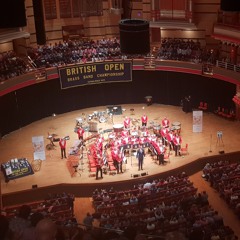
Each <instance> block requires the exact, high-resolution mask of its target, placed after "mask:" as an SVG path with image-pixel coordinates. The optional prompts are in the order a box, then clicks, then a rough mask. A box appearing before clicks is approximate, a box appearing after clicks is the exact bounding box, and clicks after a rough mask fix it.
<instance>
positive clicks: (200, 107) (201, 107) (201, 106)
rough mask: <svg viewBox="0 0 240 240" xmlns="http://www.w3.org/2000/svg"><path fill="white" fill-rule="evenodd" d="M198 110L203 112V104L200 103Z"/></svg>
mask: <svg viewBox="0 0 240 240" xmlns="http://www.w3.org/2000/svg"><path fill="white" fill-rule="evenodd" d="M198 109H200V110H202V109H203V102H200V103H199V106H198Z"/></svg>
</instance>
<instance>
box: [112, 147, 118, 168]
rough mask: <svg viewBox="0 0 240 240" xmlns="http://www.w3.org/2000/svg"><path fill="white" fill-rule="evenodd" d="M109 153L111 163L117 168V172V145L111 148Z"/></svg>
mask: <svg viewBox="0 0 240 240" xmlns="http://www.w3.org/2000/svg"><path fill="white" fill-rule="evenodd" d="M111 155H112V160H113V165H114V167H115V168H116V169H117V173H119V165H118V155H119V150H118V147H115V148H112V150H111Z"/></svg>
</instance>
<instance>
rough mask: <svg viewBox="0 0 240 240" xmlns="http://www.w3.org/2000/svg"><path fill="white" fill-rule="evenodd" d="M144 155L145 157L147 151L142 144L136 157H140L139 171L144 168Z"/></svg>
mask: <svg viewBox="0 0 240 240" xmlns="http://www.w3.org/2000/svg"><path fill="white" fill-rule="evenodd" d="M144 157H145V152H144V149H143V147H142V145H140V147H139V149H138V151H137V155H136V158H137V159H138V171H140V169H141V170H143V160H144Z"/></svg>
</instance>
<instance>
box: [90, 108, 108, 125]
mask: <svg viewBox="0 0 240 240" xmlns="http://www.w3.org/2000/svg"><path fill="white" fill-rule="evenodd" d="M109 115H110V113H108V112H106V111H100V112H98V111H94V112H93V113H92V114H89V115H88V121H92V120H94V121H99V123H105V122H107V120H108V116H109Z"/></svg>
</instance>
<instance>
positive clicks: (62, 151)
mask: <svg viewBox="0 0 240 240" xmlns="http://www.w3.org/2000/svg"><path fill="white" fill-rule="evenodd" d="M61 156H62V158H63V157H64V158H67V157H66V149H65V148H61Z"/></svg>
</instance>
